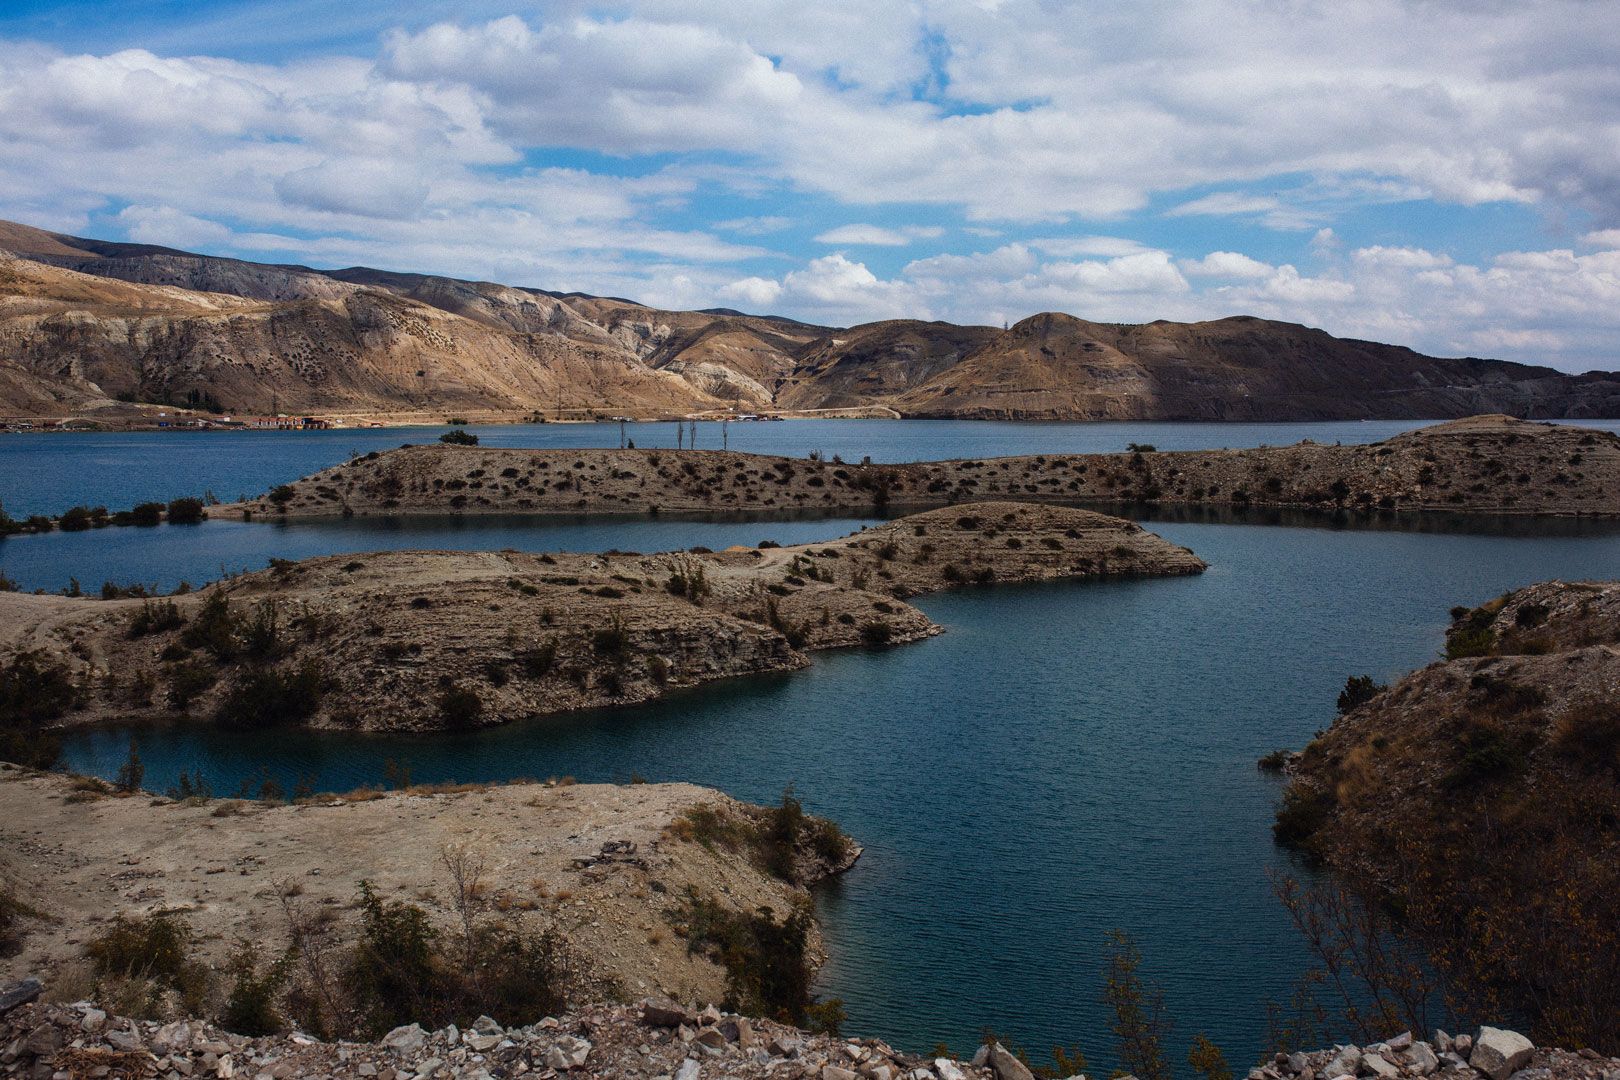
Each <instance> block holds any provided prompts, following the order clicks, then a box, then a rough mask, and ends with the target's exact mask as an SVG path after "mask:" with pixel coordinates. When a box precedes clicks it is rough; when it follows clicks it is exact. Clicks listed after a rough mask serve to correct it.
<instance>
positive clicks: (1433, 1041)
mask: <svg viewBox="0 0 1620 1080" xmlns="http://www.w3.org/2000/svg"><path fill="white" fill-rule="evenodd" d="M1356 1077H1371V1078H1373V1080H1398V1078H1403V1077H1404V1078H1413V1080H1415V1078H1419V1077H1436V1078H1440V1080H1480V1078H1481V1077H1483V1078H1485V1080H1509V1078H1510V1077H1511V1078H1514V1080H1620V1059H1617V1058H1605V1057H1603V1056H1601V1055H1599V1054H1596V1053H1593V1052H1592V1051H1590V1050H1583V1051H1581V1052H1579V1053H1573V1052H1570V1051H1565V1050H1553V1049H1545V1048H1541V1049H1538V1048H1537V1047H1536V1046H1535V1045H1533V1044H1532V1043H1531V1042H1530V1040H1529V1039H1527V1038H1525V1037H1524V1036H1523V1035H1521V1034H1519V1033H1518V1032H1516V1031H1509V1030H1506V1029H1504V1028H1495V1027H1488V1026H1487V1027H1481V1028H1480V1029H1479V1030H1478V1031H1477V1032H1476V1033H1475V1034H1473V1035H1458V1036H1456V1037H1452V1036H1450V1035H1448V1034H1446V1033H1445V1032H1444V1031H1436V1032H1434V1034H1433V1036H1432V1038H1430V1039H1429V1040H1427V1041H1424V1040H1420V1039H1415V1038H1413V1036H1412V1033H1411V1032H1409V1031H1408V1032H1402V1033H1401V1034H1399V1035H1397V1036H1395V1037H1394V1038H1392V1039H1389V1040H1388V1041H1386V1042H1380V1043H1374V1044H1372V1045H1369V1046H1355V1045H1342V1046H1335V1047H1332V1048H1331V1049H1328V1050H1318V1051H1315V1052H1312V1053H1292V1054H1278V1055H1276V1057H1275V1058H1273V1059H1272V1060H1271V1061H1269V1062H1267V1063H1265V1064H1263V1065H1260V1066H1258V1067H1256V1068H1254V1069H1251V1070H1250V1071H1249V1080H1355V1078H1356Z"/></svg>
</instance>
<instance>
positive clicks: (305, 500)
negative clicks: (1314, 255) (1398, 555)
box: [219, 416, 1620, 518]
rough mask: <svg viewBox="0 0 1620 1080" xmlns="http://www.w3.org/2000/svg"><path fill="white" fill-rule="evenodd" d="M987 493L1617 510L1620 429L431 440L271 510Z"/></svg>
mask: <svg viewBox="0 0 1620 1080" xmlns="http://www.w3.org/2000/svg"><path fill="white" fill-rule="evenodd" d="M979 499H998V500H1015V501H1021V502H1043V503H1069V502H1078V501H1085V500H1101V501H1108V502H1160V503H1181V504H1193V505H1214V506H1238V507H1243V506H1296V507H1316V508H1321V509H1335V508H1346V509H1356V508H1359V509H1364V510H1375V509H1381V510H1449V511H1458V512H1478V513H1495V514H1566V515H1572V514H1590V515H1614V514H1620V438H1617V437H1616V436H1614V435H1612V434H1610V433H1608V432H1602V431H1590V430H1583V429H1580V428H1576V427H1571V426H1566V425H1555V424H1537V423H1527V422H1524V421H1518V420H1513V419H1510V418H1508V417H1502V416H1495V417H1474V418H1471V419H1468V420H1461V421H1454V422H1451V423H1446V424H1440V425H1436V426H1434V427H1429V428H1424V429H1421V430H1419V431H1416V432H1411V433H1408V434H1405V435H1400V436H1397V437H1396V438H1393V439H1388V440H1386V441H1384V442H1382V443H1375V444H1372V445H1366V446H1325V445H1321V444H1317V443H1300V444H1297V445H1295V446H1283V447H1264V448H1260V449H1254V450H1199V451H1181V452H1174V453H1158V452H1142V453H1123V454H1043V455H1035V456H1026V457H1010V458H982V459H978V458H966V459H959V460H955V461H937V462H917V463H910V464H901V465H852V464H849V463H846V462H842V461H821V460H810V461H806V460H803V459H789V458H780V457H768V456H763V455H755V454H742V453H732V452H726V451H711V450H702V451H668V450H577V451H576V450H507V449H493V448H484V447H453V446H437V445H435V446H416V447H407V448H405V449H401V450H394V451H389V452H387V453H380V454H368V455H365V456H364V457H361V458H357V459H355V460H353V461H350V462H346V463H344V464H342V465H337V466H334V467H332V468H330V469H326V470H324V471H322V472H319V473H316V474H314V475H313V476H310V477H306V478H305V479H303V480H300V481H298V482H296V483H294V484H291V485H288V487H287V489H286V490H285V491H284V492H282V493H280V494H278V495H277V496H276V497H275V498H273V499H272V498H271V497H269V495H266V496H262V497H260V498H258V499H256V500H253V501H252V502H250V503H247V504H244V505H243V506H239V507H229V508H224V509H222V510H221V511H219V512H221V513H225V514H232V515H234V514H240V513H241V512H242V511H243V510H246V511H249V512H250V513H251V514H253V515H254V516H255V517H263V516H265V515H273V516H285V517H289V518H298V517H322V516H333V515H346V514H347V515H367V514H399V513H411V512H434V513H529V512H579V511H589V512H594V513H646V512H649V511H716V510H726V511H730V510H768V511H779V510H807V511H809V510H829V511H830V510H860V511H868V512H870V511H874V510H875V511H879V512H883V511H887V510H889V509H890V508H896V507H908V508H909V507H926V506H940V505H949V504H953V503H959V502H968V501H973V500H979Z"/></svg>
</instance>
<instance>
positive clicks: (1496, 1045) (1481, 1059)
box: [1468, 1027, 1536, 1080]
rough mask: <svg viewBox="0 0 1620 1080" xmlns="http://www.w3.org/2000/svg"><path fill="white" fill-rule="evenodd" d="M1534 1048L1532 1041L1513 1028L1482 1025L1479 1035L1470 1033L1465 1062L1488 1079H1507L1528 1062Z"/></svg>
mask: <svg viewBox="0 0 1620 1080" xmlns="http://www.w3.org/2000/svg"><path fill="white" fill-rule="evenodd" d="M1535 1049H1536V1046H1535V1044H1534V1043H1532V1042H1531V1041H1530V1040H1529V1039H1527V1038H1525V1037H1524V1036H1523V1035H1520V1034H1519V1033H1518V1032H1517V1031H1509V1030H1507V1029H1506V1028H1493V1027H1482V1028H1480V1029H1479V1034H1478V1035H1476V1036H1474V1043H1473V1051H1472V1053H1470V1054H1469V1057H1468V1064H1470V1065H1472V1066H1473V1067H1474V1068H1476V1069H1478V1070H1479V1071H1480V1072H1482V1073H1484V1074H1485V1075H1486V1076H1488V1077H1490V1078H1491V1080H1507V1078H1508V1077H1509V1076H1511V1075H1513V1074H1514V1073H1515V1072H1518V1071H1519V1070H1520V1069H1522V1068H1524V1067H1525V1066H1526V1065H1528V1064H1529V1063H1530V1055H1531V1054H1532V1053H1534V1052H1535Z"/></svg>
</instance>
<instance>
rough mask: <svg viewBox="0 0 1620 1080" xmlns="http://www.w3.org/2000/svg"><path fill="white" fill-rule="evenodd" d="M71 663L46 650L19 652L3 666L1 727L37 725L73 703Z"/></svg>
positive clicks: (12, 727)
mask: <svg viewBox="0 0 1620 1080" xmlns="http://www.w3.org/2000/svg"><path fill="white" fill-rule="evenodd" d="M74 696H75V691H74V686H73V676H72V674H71V673H70V672H69V671H68V668H67V665H66V664H63V663H61V662H60V661H57V660H53V659H51V658H50V657H49V656H47V655H46V654H44V653H42V652H24V653H18V654H17V655H16V656H15V657H13V658H12V659H11V661H10V662H9V663H6V664H5V665H4V666H0V728H11V729H16V728H25V727H37V726H39V725H41V724H45V723H48V722H50V721H52V720H55V719H56V718H58V717H59V716H61V715H62V714H63V713H65V712H67V711H68V709H69V708H70V707H71V706H72V705H73V701H74Z"/></svg>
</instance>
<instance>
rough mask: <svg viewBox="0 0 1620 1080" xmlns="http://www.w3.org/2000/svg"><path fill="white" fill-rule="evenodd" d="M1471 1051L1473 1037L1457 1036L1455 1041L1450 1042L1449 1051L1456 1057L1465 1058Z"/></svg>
mask: <svg viewBox="0 0 1620 1080" xmlns="http://www.w3.org/2000/svg"><path fill="white" fill-rule="evenodd" d="M1473 1049H1474V1037H1473V1036H1472V1035H1458V1036H1457V1037H1456V1038H1455V1039H1452V1040H1451V1050H1452V1052H1453V1053H1455V1054H1456V1055H1457V1056H1458V1057H1462V1058H1466V1057H1467V1056H1468V1055H1469V1054H1470V1053H1471V1052H1473Z"/></svg>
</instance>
